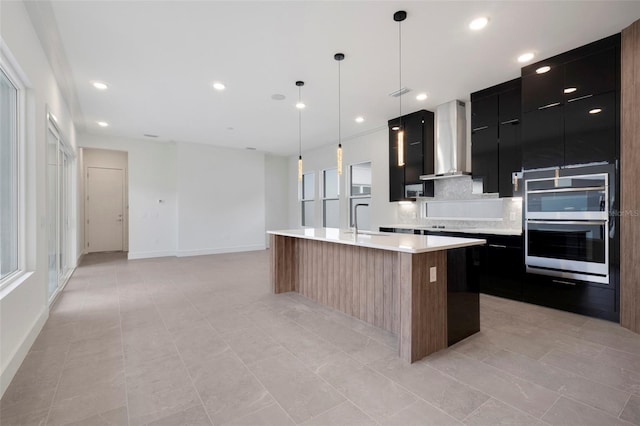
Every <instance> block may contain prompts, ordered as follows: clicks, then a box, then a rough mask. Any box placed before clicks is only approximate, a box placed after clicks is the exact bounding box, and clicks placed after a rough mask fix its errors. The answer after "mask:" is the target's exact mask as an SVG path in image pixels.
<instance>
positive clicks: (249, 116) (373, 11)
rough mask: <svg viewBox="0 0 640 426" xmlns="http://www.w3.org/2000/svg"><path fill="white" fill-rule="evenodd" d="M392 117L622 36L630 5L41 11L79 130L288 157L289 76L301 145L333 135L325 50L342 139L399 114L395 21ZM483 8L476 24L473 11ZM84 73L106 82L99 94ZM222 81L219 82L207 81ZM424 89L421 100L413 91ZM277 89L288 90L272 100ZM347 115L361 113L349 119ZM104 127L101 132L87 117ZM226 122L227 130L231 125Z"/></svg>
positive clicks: (125, 5) (103, 4)
mask: <svg viewBox="0 0 640 426" xmlns="http://www.w3.org/2000/svg"><path fill="white" fill-rule="evenodd" d="M401 9H402V10H406V11H407V14H408V17H407V20H406V21H404V23H403V24H402V38H403V61H402V62H403V63H402V66H403V72H402V74H403V75H402V79H403V86H406V87H409V88H410V89H411V90H412V91H411V93H409V94H407V95H405V96H403V104H404V105H403V113H406V112H412V111H415V110H418V109H422V108H426V109H430V110H433V109H434V108H435V106H436V105H438V104H440V103H443V102H446V101H449V100H452V99H456V98H457V99H462V100H468V99H469V94H470V92H473V91H476V90H479V89H483V88H486V87H488V86H491V85H494V84H497V83H501V82H503V81H506V80H509V79H512V78H515V77H518V76H519V73H520V67H521V66H522V65H521V64H519V63H518V62H517V61H516V57H517V56H518V55H519V54H520V53H522V52H525V51H529V50H531V51H534V52H535V53H536V55H537V57H536V59H534V61H536V60H539V59H544V58H546V57H549V56H553V55H555V54H558V53H561V52H564V51H566V50H569V49H572V48H574V47H578V46H580V45H583V44H586V43H588V42H591V41H595V40H598V39H600V38H603V37H606V36H609V35H611V34H614V33H616V32H619V31H621V30H622V29H623V28H625V27H627V26H628V25H629V24H631V23H632V22H633V21H635V20H636V19H638V18H639V17H640V2H638V1H631V2H629V1H624V2H622V1H620V2H619V1H588V2H573V1H544V2H541V1H532V2H528V1H514V2H504V1H471V2H453V1H447V2H417V1H404V2H391V1H378V2H372V1H319V2H317V1H293V2H265V1H258V2H247V1H228V2H220V1H194V2H188V1H86V0H85V1H58V0H55V1H53V2H52V10H53V14H54V16H55V22H57V26H58V30H59V32H60V40H61V41H62V46H64V50H65V53H66V57H67V60H68V63H69V65H70V69H71V74H72V80H73V85H74V89H75V91H76V92H77V99H79V106H80V110H81V114H78V116H79V117H81V118H79V120H84V122H83V123H78V124H79V125H80V126H84V127H85V129H86V131H88V132H90V133H98V134H110V135H114V136H125V137H131V138H141V137H143V136H142V135H143V134H145V133H150V134H156V135H159V136H160V138H158V139H157V140H158V141H168V140H174V141H184V142H197V143H207V144H212V145H217V146H226V147H236V148H245V147H255V148H257V149H258V150H264V151H268V152H273V153H277V154H291V153H294V152H297V143H298V122H297V118H298V110H297V109H296V108H295V106H294V105H295V102H296V100H297V88H296V86H295V81H296V80H304V81H305V82H306V85H305V86H304V87H303V89H302V95H303V98H304V101H305V102H306V104H307V108H306V109H305V110H304V112H303V151H304V150H305V149H309V148H312V147H317V146H321V145H327V144H330V143H335V142H336V141H337V137H338V112H337V63H336V61H335V60H334V59H333V55H334V53H336V52H343V53H344V54H345V55H346V59H345V60H344V61H343V62H342V123H343V124H342V135H343V139H345V138H349V137H352V136H355V135H358V134H362V133H366V132H370V131H373V130H376V129H379V128H381V127H382V126H385V125H386V122H387V120H388V119H390V118H393V117H396V116H397V115H398V99H397V98H392V97H389V96H388V94H389V93H391V92H393V91H394V90H397V89H398V24H397V23H396V22H394V21H393V18H392V16H393V13H394V12H395V11H397V10H401ZM480 15H486V16H489V17H490V23H489V25H488V26H487V28H486V29H485V30H483V31H480V32H473V31H471V30H469V29H468V23H469V22H470V20H471V19H472V18H475V17H477V16H480ZM94 80H101V81H105V82H106V83H108V84H109V90H107V91H105V92H99V91H97V90H95V89H94V88H93V87H92V86H91V84H90V83H91V82H92V81H94ZM214 81H221V82H223V83H224V84H226V86H227V89H226V90H225V91H223V92H217V91H215V90H213V88H212V87H211V84H212V83H213V82H214ZM420 92H426V93H428V95H429V98H428V99H427V100H426V101H423V102H419V101H417V100H416V99H415V95H416V94H417V93H420ZM275 93H279V94H283V95H285V96H286V97H287V98H286V99H285V100H283V101H274V100H272V99H271V95H272V94H275ZM358 115H362V116H364V117H365V119H366V121H365V122H364V123H361V124H357V123H355V121H354V118H355V117H356V116H358ZM99 120H104V121H107V122H109V123H110V126H109V127H108V128H99V127H98V126H97V124H96V121H99ZM230 128H232V129H233V130H231V129H230Z"/></svg>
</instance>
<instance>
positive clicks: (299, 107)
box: [296, 102, 306, 109]
mask: <svg viewBox="0 0 640 426" xmlns="http://www.w3.org/2000/svg"><path fill="white" fill-rule="evenodd" d="M304 107H306V105H305V104H304V102H298V103H297V104H296V108H298V109H304Z"/></svg>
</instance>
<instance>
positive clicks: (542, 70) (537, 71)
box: [536, 65, 551, 74]
mask: <svg viewBox="0 0 640 426" xmlns="http://www.w3.org/2000/svg"><path fill="white" fill-rule="evenodd" d="M550 70H551V67H550V66H549V65H545V66H544V67H540V68H538V69H537V70H536V74H544V73H545V72H549V71H550Z"/></svg>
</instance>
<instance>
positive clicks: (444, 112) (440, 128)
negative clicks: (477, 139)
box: [420, 100, 471, 180]
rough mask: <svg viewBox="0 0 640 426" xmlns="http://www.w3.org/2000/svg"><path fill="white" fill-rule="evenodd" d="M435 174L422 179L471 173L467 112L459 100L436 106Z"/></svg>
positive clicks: (424, 176)
mask: <svg viewBox="0 0 640 426" xmlns="http://www.w3.org/2000/svg"><path fill="white" fill-rule="evenodd" d="M435 139H436V143H435V147H434V150H435V152H434V158H435V165H434V166H435V167H434V171H435V174H433V175H422V176H420V179H421V180H436V179H445V178H453V177H460V176H466V175H470V174H471V172H470V171H469V170H470V164H468V161H467V114H466V106H465V103H464V102H462V101H459V100H455V101H451V102H447V103H446V104H442V105H438V106H437V107H436V138H435Z"/></svg>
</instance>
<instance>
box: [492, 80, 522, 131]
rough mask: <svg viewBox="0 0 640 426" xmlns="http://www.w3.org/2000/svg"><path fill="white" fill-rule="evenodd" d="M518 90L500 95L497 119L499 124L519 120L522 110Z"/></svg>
mask: <svg viewBox="0 0 640 426" xmlns="http://www.w3.org/2000/svg"><path fill="white" fill-rule="evenodd" d="M520 90H521V89H520V88H517V89H512V90H508V91H506V92H502V93H500V96H499V99H498V118H499V121H500V124H502V123H505V122H507V121H513V120H518V119H520V109H521V108H522V102H521V95H520Z"/></svg>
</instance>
